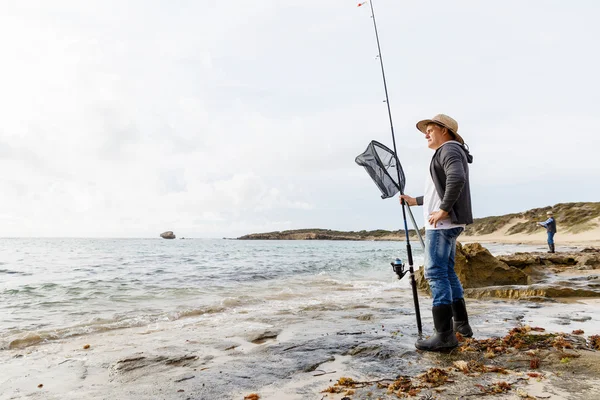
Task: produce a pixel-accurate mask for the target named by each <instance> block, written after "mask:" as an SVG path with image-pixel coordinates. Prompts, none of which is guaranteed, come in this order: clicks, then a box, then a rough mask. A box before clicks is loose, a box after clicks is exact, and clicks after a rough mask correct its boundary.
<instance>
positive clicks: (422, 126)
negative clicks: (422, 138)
mask: <svg viewBox="0 0 600 400" xmlns="http://www.w3.org/2000/svg"><path fill="white" fill-rule="evenodd" d="M429 124H436V125H441V126H443V127H444V128H446V129H448V130H449V131H450V132H452V133H453V134H454V136H456V140H457V141H458V142H460V144H465V140H464V139H463V138H462V136H460V135H459V134H458V133H456V132H454V131H453V130H452V129H450V128H449V127H447V126H446V125H444V124H443V123H441V122H439V121H434V120H432V119H424V120H422V121H419V122H417V129H418V130H420V131H421V132H423V133H427V125H429Z"/></svg>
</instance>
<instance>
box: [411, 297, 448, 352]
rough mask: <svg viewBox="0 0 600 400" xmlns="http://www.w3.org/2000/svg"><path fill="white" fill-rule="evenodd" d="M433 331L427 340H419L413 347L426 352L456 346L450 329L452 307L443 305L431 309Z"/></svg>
mask: <svg viewBox="0 0 600 400" xmlns="http://www.w3.org/2000/svg"><path fill="white" fill-rule="evenodd" d="M431 313H432V314H433V325H434V326H435V331H434V332H433V335H432V336H431V337H430V338H429V339H419V340H417V342H416V343H415V347H416V348H417V349H419V350H426V351H444V350H450V349H453V348H455V347H456V346H458V339H456V335H455V334H454V329H453V328H452V305H451V304H443V305H441V306H433V307H432V308H431Z"/></svg>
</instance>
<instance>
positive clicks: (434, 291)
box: [425, 228, 463, 306]
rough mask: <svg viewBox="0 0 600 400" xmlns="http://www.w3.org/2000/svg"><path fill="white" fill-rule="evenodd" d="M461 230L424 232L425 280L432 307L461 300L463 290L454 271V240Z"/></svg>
mask: <svg viewBox="0 0 600 400" xmlns="http://www.w3.org/2000/svg"><path fill="white" fill-rule="evenodd" d="M462 231H463V228H452V229H431V230H426V231H425V278H426V279H427V281H428V282H429V287H430V288H431V297H433V305H434V306H441V305H443V304H452V302H453V301H456V300H460V299H462V298H463V288H462V285H461V284H460V281H459V280H458V276H456V272H455V271H454V256H455V255H456V238H458V235H460V234H461V232H462Z"/></svg>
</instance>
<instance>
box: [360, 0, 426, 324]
mask: <svg viewBox="0 0 600 400" xmlns="http://www.w3.org/2000/svg"><path fill="white" fill-rule="evenodd" d="M369 6H370V7H371V18H372V19H373V28H374V29H375V39H376V40H377V51H378V53H379V54H378V57H379V64H380V65H381V76H382V77H383V89H384V91H385V103H386V104H387V110H388V117H389V119H390V130H391V131H392V143H393V145H394V154H395V155H396V157H397V154H398V153H397V150H396V136H395V135H394V123H393V121H392V110H391V108H390V98H389V95H388V89H387V81H386V79H385V69H384V67H383V57H382V56H381V45H380V43H379V33H378V31H377V22H376V21H375V10H374V9H373V0H370V1H369ZM396 172H397V174H398V182H400V180H401V179H402V178H401V172H400V162H399V161H397V162H396ZM403 194H404V190H403V189H402V185H400V195H403ZM401 204H402V217H403V219H404V233H405V234H406V254H407V257H408V267H409V268H408V272H409V273H410V284H411V286H412V293H413V300H414V303H415V314H416V317H417V329H418V331H419V336H420V335H421V334H422V332H423V328H422V325H421V312H420V309H419V297H418V293H417V282H416V281H415V270H414V268H413V256H412V249H411V246H410V238H409V235H408V224H407V222H406V208H408V213H409V215H410V218H411V219H412V223H413V226H414V227H415V231H417V235H418V237H419V240H420V242H421V246H422V247H423V248H425V245H424V243H423V238H422V237H421V233H420V232H419V228H418V227H417V224H416V222H415V218H414V217H413V214H412V211H411V210H410V206H408V205H406V204H405V201H404V200H401ZM392 267H393V269H394V272H396V274H397V275H398V279H401V278H402V277H403V276H404V275H405V274H406V272H404V266H403V265H401V264H400V265H399V264H397V263H392Z"/></svg>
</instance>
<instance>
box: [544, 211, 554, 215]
mask: <svg viewBox="0 0 600 400" xmlns="http://www.w3.org/2000/svg"><path fill="white" fill-rule="evenodd" d="M546 215H554V213H553V212H552V211H548V212H547V213H546Z"/></svg>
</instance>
